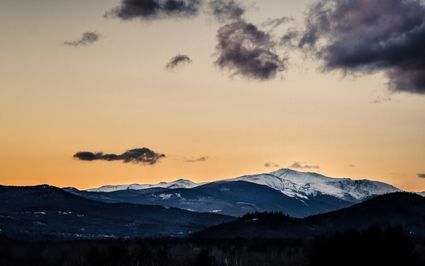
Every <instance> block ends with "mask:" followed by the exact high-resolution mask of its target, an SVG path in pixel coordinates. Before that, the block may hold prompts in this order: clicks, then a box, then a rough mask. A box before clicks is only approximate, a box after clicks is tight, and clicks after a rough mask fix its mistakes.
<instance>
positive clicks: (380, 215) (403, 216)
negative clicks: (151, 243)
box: [194, 192, 425, 238]
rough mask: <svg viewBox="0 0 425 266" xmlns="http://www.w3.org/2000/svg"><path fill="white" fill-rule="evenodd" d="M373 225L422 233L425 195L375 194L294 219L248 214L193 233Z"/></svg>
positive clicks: (243, 234)
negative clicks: (316, 213)
mask: <svg viewBox="0 0 425 266" xmlns="http://www.w3.org/2000/svg"><path fill="white" fill-rule="evenodd" d="M373 225H379V226H381V227H384V228H386V227H391V226H398V225H401V226H403V228H405V229H406V230H407V231H408V232H409V233H410V234H412V235H414V236H421V237H423V236H425V198H423V197H421V196H418V195H416V194H413V193H404V192H398V193H392V194H386V195H382V196H377V197H374V198H372V199H369V200H366V201H364V202H362V203H359V204H357V205H354V206H352V207H349V208H345V209H341V210H338V211H334V212H330V213H326V214H320V215H316V216H311V217H307V218H304V219H295V218H291V217H288V216H284V215H278V214H267V213H260V214H251V215H246V216H244V217H242V218H240V219H238V220H236V221H232V222H230V223H227V224H222V225H218V226H214V227H212V228H208V229H206V230H204V231H201V232H199V233H196V234H195V235H194V236H195V237H201V238H253V237H259V238H311V237H313V236H316V235H323V234H330V233H335V232H338V231H344V230H347V229H367V228H369V227H371V226H373Z"/></svg>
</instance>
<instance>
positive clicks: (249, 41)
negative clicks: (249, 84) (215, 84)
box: [215, 21, 286, 80]
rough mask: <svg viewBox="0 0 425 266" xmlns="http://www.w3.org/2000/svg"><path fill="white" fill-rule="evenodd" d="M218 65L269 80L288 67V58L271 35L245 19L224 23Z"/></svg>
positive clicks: (248, 75)
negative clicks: (277, 47)
mask: <svg viewBox="0 0 425 266" xmlns="http://www.w3.org/2000/svg"><path fill="white" fill-rule="evenodd" d="M217 38H218V44H217V47H216V49H217V52H218V55H219V56H218V59H217V60H216V62H215V63H216V65H217V66H219V67H220V68H221V69H228V70H230V71H231V72H232V74H233V75H242V76H244V77H248V78H253V79H258V80H268V79H272V78H274V77H275V76H276V75H277V74H278V73H280V72H281V71H283V70H285V61H286V59H282V58H280V57H279V56H278V55H277V54H276V52H275V47H276V43H275V42H274V41H273V40H272V38H271V36H270V35H269V34H268V33H266V32H264V31H262V30H260V29H258V28H257V27H256V26H255V25H253V24H251V23H247V22H245V21H237V22H234V23H230V24H227V25H224V26H222V27H221V28H220V29H219V30H218V34H217Z"/></svg>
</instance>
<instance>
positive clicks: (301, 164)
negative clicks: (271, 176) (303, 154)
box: [289, 162, 320, 169]
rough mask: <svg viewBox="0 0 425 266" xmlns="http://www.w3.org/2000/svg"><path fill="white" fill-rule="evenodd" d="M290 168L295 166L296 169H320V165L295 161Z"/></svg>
mask: <svg viewBox="0 0 425 266" xmlns="http://www.w3.org/2000/svg"><path fill="white" fill-rule="evenodd" d="M289 168H295V169H320V166H318V165H308V164H303V163H301V162H294V163H293V164H291V165H290V166H289Z"/></svg>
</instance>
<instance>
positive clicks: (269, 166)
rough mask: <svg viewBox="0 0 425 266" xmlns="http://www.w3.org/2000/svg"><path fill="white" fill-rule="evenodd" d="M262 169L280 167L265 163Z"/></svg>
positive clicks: (275, 164)
mask: <svg viewBox="0 0 425 266" xmlns="http://www.w3.org/2000/svg"><path fill="white" fill-rule="evenodd" d="M264 167H266V168H277V167H280V166H279V164H277V163H265V164H264Z"/></svg>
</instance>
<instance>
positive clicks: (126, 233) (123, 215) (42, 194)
mask: <svg viewBox="0 0 425 266" xmlns="http://www.w3.org/2000/svg"><path fill="white" fill-rule="evenodd" d="M233 219H234V218H232V217H228V216H224V215H219V214H214V213H197V212H190V211H186V210H180V209H175V208H165V207H162V206H153V205H149V206H147V205H140V204H129V203H103V202H99V201H92V200H89V199H85V198H82V197H78V196H75V195H73V194H71V193H68V192H66V191H64V190H62V189H59V188H56V187H52V186H47V185H43V186H33V187H7V186H0V233H2V234H5V235H7V236H9V237H14V238H24V239H32V240H35V239H87V238H93V239H104V238H142V237H164V236H165V237H170V236H178V237H180V236H186V235H188V234H190V233H192V232H195V231H198V230H200V229H203V228H206V227H208V226H212V225H217V224H220V223H223V222H228V221H231V220H233Z"/></svg>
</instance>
